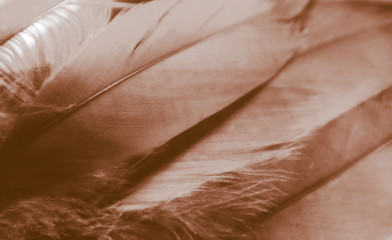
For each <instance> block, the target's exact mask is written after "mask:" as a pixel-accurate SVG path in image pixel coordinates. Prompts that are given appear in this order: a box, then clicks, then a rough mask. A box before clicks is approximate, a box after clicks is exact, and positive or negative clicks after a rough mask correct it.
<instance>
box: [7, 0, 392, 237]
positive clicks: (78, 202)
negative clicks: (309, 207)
mask: <svg viewBox="0 0 392 240" xmlns="http://www.w3.org/2000/svg"><path fill="white" fill-rule="evenodd" d="M167 3H171V4H168V5H166V4H167ZM190 3H191V1H189V2H188V1H182V2H180V3H177V2H174V1H167V2H164V1H162V2H159V3H155V2H151V3H146V4H143V5H139V6H138V7H136V8H134V9H133V10H131V11H130V12H128V13H124V15H123V16H119V17H116V18H115V19H114V21H113V22H112V23H111V24H110V25H108V28H107V29H105V30H104V31H102V32H101V33H100V34H98V35H97V37H96V38H94V40H92V41H91V44H90V45H88V46H87V47H86V48H85V49H84V50H83V51H82V52H81V53H79V54H78V55H77V56H76V57H75V58H73V59H72V60H73V61H70V62H69V63H68V64H67V65H65V66H64V67H63V68H62V69H61V70H60V71H59V72H58V73H57V74H56V76H55V77H54V78H53V80H52V81H49V82H47V83H45V84H44V85H43V87H42V88H41V89H40V91H39V93H38V95H37V97H36V98H34V99H33V102H32V103H31V104H30V106H26V107H25V112H24V114H22V115H21V117H20V118H19V120H18V123H17V124H16V126H15V128H14V129H13V132H11V135H10V138H9V139H7V142H6V143H5V145H3V152H2V153H3V155H2V156H3V157H8V159H11V160H15V159H16V160H17V162H16V163H15V164H14V165H12V164H9V163H7V161H4V162H6V163H7V164H5V165H3V166H2V169H3V170H2V171H3V173H2V178H3V179H4V180H7V181H8V184H11V186H12V189H10V188H7V186H6V184H5V183H4V182H5V181H4V180H3V181H2V185H1V190H2V192H4V193H6V194H5V195H4V196H5V197H4V198H5V199H6V201H5V202H7V201H10V199H11V200H12V198H13V197H15V195H16V196H18V194H21V192H22V191H23V193H24V194H26V188H28V187H31V191H32V192H34V191H36V190H37V189H34V187H36V186H38V185H40V184H43V183H45V181H46V179H50V181H53V182H51V183H49V184H47V185H46V186H45V187H47V186H50V185H55V184H58V182H56V181H55V180H56V177H57V179H58V178H59V177H60V178H61V177H62V176H59V175H60V174H64V175H67V176H68V181H67V183H65V184H62V185H56V187H55V188H52V189H49V190H48V191H46V192H45V193H41V194H39V195H38V196H36V197H34V198H30V199H27V200H22V201H20V202H19V203H16V204H12V205H11V206H9V207H7V208H5V209H4V210H3V211H2V213H1V214H0V233H1V235H2V236H5V237H6V238H8V239H23V238H50V239H77V238H82V239H257V237H258V236H257V234H259V235H260V236H261V237H266V238H268V235H265V233H263V232H261V233H259V232H258V233H255V232H253V229H254V227H255V226H256V224H257V225H258V224H260V223H261V222H263V221H265V223H266V224H268V223H269V221H270V219H272V218H270V217H271V215H273V214H276V212H277V211H281V213H284V212H285V210H284V209H283V208H284V207H287V206H289V205H292V204H295V201H296V200H298V199H300V198H302V197H303V196H305V195H306V194H308V193H309V192H312V191H313V190H314V189H316V188H318V187H320V184H322V183H325V182H327V181H329V180H330V179H331V177H332V176H336V174H337V173H339V172H342V169H349V168H350V167H351V166H352V164H353V163H355V162H357V161H359V160H361V159H362V158H363V156H365V155H366V154H368V153H370V152H372V151H374V150H375V149H377V148H378V147H379V146H380V145H383V144H384V143H385V142H386V141H388V140H389V138H390V136H391V134H390V130H389V129H391V128H390V123H389V122H387V121H385V119H389V116H390V114H391V112H390V111H391V109H390V107H389V106H390V101H391V88H390V87H391V81H390V79H389V76H390V69H391V68H390V63H391V62H392V61H391V56H392V54H391V51H392V50H391V45H390V42H391V32H390V29H391V27H390V24H391V22H390V20H389V19H390V17H389V16H390V8H385V5H384V4H380V3H378V2H376V3H374V2H372V3H370V1H366V2H365V3H360V4H358V3H351V2H348V3H346V2H345V3H342V2H335V3H331V2H330V1H329V2H328V1H327V2H326V1H320V2H317V1H312V2H306V1H299V2H298V5H295V4H294V5H293V2H290V1H279V4H282V5H280V7H279V4H278V5H277V7H273V6H272V5H268V7H267V5H265V7H266V8H265V9H264V8H263V9H264V10H260V9H259V8H255V7H254V6H253V5H249V6H248V5H247V4H245V5H243V4H238V5H236V4H235V3H233V5H231V2H230V1H227V5H226V2H225V4H223V5H219V4H217V5H216V6H217V8H214V7H213V6H214V5H213V6H212V7H211V6H210V8H208V10H209V11H202V10H206V9H207V8H203V7H202V8H201V9H202V10H200V11H201V12H197V11H196V12H195V16H196V15H197V16H202V18H201V19H198V18H196V19H198V20H200V21H199V22H196V23H195V24H194V25H192V24H193V23H192V24H191V25H190V26H191V27H189V25H188V29H186V30H185V29H184V28H182V27H183V25H182V24H184V23H181V24H179V23H178V17H179V16H183V14H180V12H181V11H180V10H185V9H187V8H186V7H184V6H188V7H191V6H193V7H194V5H193V4H190ZM210 3H211V1H210ZM258 3H260V2H258ZM155 4H157V5H155ZM161 4H162V5H161ZM183 4H185V5H183ZM186 4H190V5H186ZM198 4H199V3H198ZM200 4H201V5H203V2H200ZM286 4H288V5H286ZM239 5H241V7H244V8H243V9H244V10H246V11H245V12H246V14H245V15H246V16H245V15H241V16H240V17H238V16H237V17H238V18H234V17H233V15H230V17H228V18H225V17H224V16H227V15H226V14H227V13H228V12H230V11H228V12H225V11H226V10H227V8H226V6H229V8H230V6H232V7H233V9H235V10H237V11H239V10H240V9H239V8H240V6H239ZM154 6H155V7H156V8H154ZM163 6H166V7H167V8H164V7H163ZM206 6H207V4H206ZM222 6H224V7H222ZM250 6H252V7H250ZM284 6H286V7H287V6H291V8H292V9H288V10H287V9H284V8H283V7H284ZM247 7H249V9H248V8H247ZM216 9H220V11H215V10H216ZM222 9H223V10H222ZM280 9H284V10H283V11H280ZM298 9H300V10H298ZM149 10H154V11H153V13H156V15H154V14H153V15H151V16H150V17H151V19H150V17H148V19H149V20H151V22H148V21H147V22H146V24H145V26H146V28H136V27H135V28H132V27H131V29H132V31H131V32H132V33H133V34H134V35H133V36H135V35H136V36H137V37H136V40H134V39H133V38H131V37H128V38H120V40H121V41H122V40H124V39H125V40H128V41H129V39H133V40H134V41H133V42H132V43H131V44H130V45H131V51H130V53H129V52H127V53H122V52H121V50H123V49H124V48H122V47H118V48H116V47H114V46H126V47H129V44H119V43H121V41H120V40H119V41H114V40H113V38H111V37H113V34H114V33H118V31H119V30H118V29H120V28H121V27H122V26H123V25H124V22H123V21H125V19H128V18H126V16H129V19H133V18H132V17H135V18H136V17H138V18H139V17H140V16H143V14H142V13H145V12H144V11H149ZM155 10H156V11H155ZM139 11H140V12H139ZM259 11H260V12H261V13H259V14H257V13H258V12H259ZM217 12H218V13H217ZM233 12H236V11H233ZM187 13H189V12H187ZM127 14H129V15H127ZM133 14H136V15H133ZM176 14H178V15H176ZM247 14H250V15H249V16H250V18H249V16H248V15H247ZM254 14H255V15H254ZM162 16H163V17H162ZM206 16H208V17H206ZM326 16H327V17H328V21H326V20H325V19H326ZM348 16H350V17H348ZM123 17H124V18H123ZM186 17H187V16H186ZM186 17H185V19H187V18H186ZM206 18H207V19H208V21H207V24H204V20H205V19H206ZM129 19H128V20H129ZM182 19H183V18H182ZM217 19H220V20H219V21H218V20H217ZM228 19H230V20H228ZM233 19H234V20H233ZM169 20H170V21H169ZM175 20H177V21H175ZM243 20H244V21H243ZM343 20H344V21H343ZM129 22H132V21H129ZM184 22H185V20H184ZM169 23H170V24H169ZM358 23H363V24H358ZM116 24H117V25H116ZM172 24H173V25H172ZM233 24H234V25H233ZM162 25H163V26H166V27H167V26H172V27H173V28H172V29H176V30H179V29H182V30H183V31H184V32H176V33H175V34H174V36H176V37H175V38H170V39H167V34H163V32H165V30H164V29H162ZM200 25H202V27H200ZM116 26H117V27H116ZM337 26H338V27H337ZM166 27H165V28H166ZM115 29H117V30H115ZM131 32H130V33H131ZM193 32H197V34H196V35H197V36H195V35H193V34H192V33H193ZM130 33H128V34H130ZM261 33H263V34H261ZM118 34H124V35H126V33H123V32H121V33H118ZM160 34H162V35H160ZM199 34H200V35H199ZM124 35H122V36H124ZM246 36H252V37H251V40H249V39H248V38H247V37H246ZM199 37H200V38H199ZM237 37H238V38H237ZM116 39H117V38H116ZM173 39H174V40H173ZM256 40H257V41H258V42H257V43H259V45H258V44H256V43H253V41H255V42H256ZM260 40H262V41H260ZM112 41H114V42H115V44H114V45H109V46H113V47H109V48H108V49H110V50H113V49H114V50H113V51H114V53H113V55H115V56H119V59H120V60H121V61H119V62H120V63H121V62H127V60H129V59H130V63H129V62H128V63H127V64H124V65H129V66H131V67H130V68H126V67H124V68H123V67H122V66H117V67H116V66H115V65H114V64H111V63H107V62H106V61H103V60H102V58H101V57H103V56H113V55H108V54H109V53H107V52H105V51H104V50H101V49H100V46H104V45H105V44H110V43H111V42H112ZM157 42H159V43H162V44H161V45H160V44H157ZM173 42H174V43H175V44H173ZM245 42H246V46H243V48H242V47H238V46H239V43H245ZM260 42H261V43H265V45H263V44H260ZM271 42H273V43H274V44H272V47H271ZM101 44H102V45H101ZM118 44H119V45H118ZM172 44H173V45H172ZM158 45H159V46H158ZM178 46H185V47H180V50H178V49H177V47H178ZM240 46H241V45H240ZM260 46H261V47H260ZM263 46H268V49H264V47H263ZM220 47H221V48H220ZM270 47H271V49H269V48H270ZM236 48H241V50H233V49H236ZM261 48H262V50H261ZM97 49H100V50H99V51H98V50H97ZM257 49H260V52H259V51H257ZM229 50H230V51H229ZM116 51H117V52H116ZM108 52H110V51H109V50H108ZM94 54H95V55H94ZM121 54H124V55H121ZM226 54H227V55H226ZM241 54H243V55H241ZM214 55H218V57H219V60H220V62H219V64H216V63H214V60H216V59H217V57H214ZM256 55H257V56H258V57H257V56H256ZM92 56H96V58H93V57H92ZM121 56H123V57H122V58H121ZM129 56H131V57H130V58H129ZM233 56H236V58H235V59H232V58H233ZM260 56H261V57H260ZM271 56H273V57H272V59H273V61H271ZM127 57H128V58H127ZM91 58H93V60H91ZM248 58H249V59H248ZM95 59H97V60H95ZM116 59H117V58H116ZM239 59H241V61H246V60H245V59H248V61H246V62H245V64H243V65H241V61H238V60H239ZM255 59H257V61H256V60H255ZM89 61H92V62H91V63H90V62H89ZM252 61H255V63H257V64H254V65H253V64H252ZM269 61H271V62H269ZM102 62H104V63H105V64H103V63H102ZM204 62H206V64H203V63H204ZM99 63H102V64H99ZM259 63H263V65H262V66H261V67H260V64H259ZM82 64H83V68H81V67H78V66H79V65H80V66H81V65H82ZM209 64H213V65H211V66H210V65H209ZM220 64H221V65H220ZM120 65H121V64H120ZM255 65H257V66H255ZM97 66H99V68H100V70H101V71H97V70H96V69H97V68H94V67H97ZM129 66H128V67H129ZM219 67H222V68H219ZM248 67H249V68H248ZM228 68H230V69H228ZM93 69H95V71H97V72H93V71H92V70H93ZM111 69H113V70H115V71H113V72H109V71H108V70H111ZM216 69H219V70H220V71H219V74H216V75H212V73H211V72H212V70H214V71H216ZM255 69H257V70H255ZM353 69H354V70H353ZM116 71H118V72H116ZM128 71H129V72H130V75H129V76H127V74H129V72H128ZM135 71H136V72H135ZM168 71H170V72H169V73H168ZM248 71H249V72H250V73H249V74H248V75H247V74H246V73H248ZM86 73H88V74H86ZM135 73H138V74H135ZM187 73H188V74H187ZM256 73H257V74H256ZM105 74H108V75H105ZM101 75H104V76H101ZM199 75H200V76H199ZM70 76H71V77H70ZM123 76H126V77H125V78H123ZM157 76H159V77H160V78H162V79H163V80H156V81H154V79H156V78H157ZM178 76H181V77H183V78H184V79H185V80H187V81H184V82H181V79H179V77H178ZM211 76H212V77H214V78H213V80H211V78H210V77H211ZM219 76H222V79H220V78H219ZM251 76H254V77H255V79H252V77H251ZM256 76H257V79H256ZM128 77H131V78H130V79H129V78H128ZM239 77H241V80H243V82H241V84H236V83H237V82H236V81H235V80H236V79H237V78H239ZM201 78H202V79H204V78H205V79H206V81H202V80H200V79H201ZM223 78H224V79H223ZM74 79H77V80H74ZM119 79H120V80H119ZM128 79H129V80H128ZM171 79H173V83H172V82H171V81H170V80H171ZM93 80H94V81H95V82H94V83H96V85H94V86H93V85H92V82H93ZM179 81H180V83H181V85H180V86H178V84H179V83H178V82H179ZM198 81H201V83H202V84H203V87H206V86H208V87H211V88H210V89H208V90H204V89H203V88H201V87H200V85H198V84H199V83H200V82H198ZM215 81H216V82H215ZM194 82H196V83H194ZM214 83H217V84H216V85H214ZM263 83H264V84H263ZM165 84H167V85H168V86H165ZM226 84H228V85H231V86H232V87H233V90H227V89H224V88H225V87H226V86H225V85H226ZM188 85H190V86H189V88H186V87H187V86H188ZM70 86H73V87H76V88H74V89H77V90H79V89H81V90H82V91H70V90H69V89H70ZM86 86H87V87H86ZM228 88H229V89H230V87H228ZM65 89H66V90H65ZM102 89H103V90H102ZM195 89H197V90H199V91H200V93H199V95H197V96H195V95H193V94H192V93H194V91H195ZM215 89H217V90H215ZM252 89H253V90H252ZM172 91H174V92H175V93H174V94H178V95H174V97H167V95H165V94H167V93H169V92H170V93H172ZM181 91H184V92H181ZM211 93H213V94H214V95H213V96H212V97H211V96H210V95H211ZM140 95H142V97H140ZM86 96H87V97H88V98H87V100H86V98H85V97H86ZM89 96H90V97H89ZM91 96H92V97H91ZM134 96H136V97H134ZM199 98H202V99H199ZM124 99H125V100H124ZM189 99H191V100H190V101H189ZM193 99H195V100H193ZM174 100H178V101H177V102H176V105H175V106H176V108H178V109H174V110H172V108H173V107H172V106H173V101H174ZM165 101H167V103H165ZM162 102H163V103H164V104H161V103H162ZM202 103H206V104H210V105H207V106H202V107H200V106H198V105H200V104H202ZM153 106H159V107H153ZM160 107H162V110H161V109H160ZM144 108H147V109H144ZM37 109H38V110H37ZM152 110H153V111H152ZM124 112H125V113H124ZM128 112H131V114H129V115H128ZM118 113H120V114H118ZM184 113H187V114H189V115H190V117H189V119H188V117H186V116H184ZM106 114H109V115H106ZM165 114H167V115H165ZM87 116H92V117H90V118H88V117H87ZM138 117H139V118H138ZM134 119H139V121H135V120H134ZM141 119H143V120H146V122H145V123H144V122H142V120H141ZM157 119H158V120H157ZM131 120H133V121H131ZM201 120H202V121H201ZM119 123H120V124H119ZM121 123H122V124H121ZM125 123H127V128H124V125H125ZM372 124H373V127H369V126H372ZM29 125H30V126H29ZM112 125H117V126H116V128H117V127H119V128H117V129H120V130H128V131H125V133H121V134H118V133H115V134H114V135H111V134H110V132H111V131H113V129H114V128H110V130H106V129H105V127H106V128H107V127H109V126H112ZM118 125H119V126H118ZM129 125H131V126H136V125H137V127H128V126H129ZM168 126H174V127H173V129H166V128H167V127H168ZM76 127H77V128H76ZM35 128H36V129H37V131H33V133H32V135H31V136H27V137H26V139H27V140H25V141H24V142H23V141H20V140H21V139H22V137H24V136H25V134H26V130H31V129H35ZM79 129H80V131H78V130H79ZM277 129H279V130H277ZM358 129H359V130H366V131H359V130H358ZM71 130H73V131H76V132H72V131H71ZM120 130H117V131H120ZM130 130H132V131H134V132H131V133H129V131H130ZM306 133H308V134H307V135H306V136H305V137H301V138H299V139H298V138H296V137H297V136H298V135H304V134H306ZM116 134H117V135H116ZM70 135H71V136H72V135H73V136H81V138H85V139H87V140H85V139H82V140H81V139H79V138H72V137H71V138H69V139H67V138H68V137H69V136H70ZM45 138H46V140H45ZM62 138H65V140H64V141H63V139H62ZM94 138H97V139H94ZM42 139H43V140H42ZM169 139H170V140H169ZM22 140H23V139H22ZM71 140H72V141H71ZM73 141H75V145H77V144H80V145H83V146H81V147H80V148H79V149H80V150H77V147H79V146H76V147H75V146H73V145H72V142H73ZM165 142H166V143H165ZM18 143H23V144H21V145H18ZM163 143H165V144H163ZM13 144H16V145H13ZM70 144H71V145H70ZM162 144H163V145H162ZM15 146H17V147H18V148H17V149H18V150H19V151H20V153H15V151H16V148H15ZM69 146H70V147H69ZM102 146H107V149H100V148H102ZM157 146H160V147H158V148H156V147H157ZM153 148H156V149H155V151H153V152H152V153H151V154H148V155H147V156H145V155H143V156H142V157H138V156H134V157H133V158H129V157H131V156H132V155H135V154H137V153H141V154H145V153H146V152H147V153H148V152H149V151H151V149H153ZM70 150H71V151H70ZM51 151H52V152H51ZM10 152H11V153H12V154H10ZM55 152H56V153H57V154H58V153H60V154H59V156H56V155H55ZM18 154H20V155H18ZM84 154H85V155H84ZM52 159H56V162H55V163H51V162H50V160H52ZM126 159H128V161H126V162H122V161H119V160H126ZM23 160H25V161H23ZM32 160H33V162H32V163H30V164H29V162H28V161H32ZM90 160H92V162H93V163H94V165H95V164H96V163H97V162H100V161H105V163H106V164H105V163H102V165H101V166H99V167H97V166H96V165H95V166H94V167H91V166H87V167H86V168H88V169H90V170H91V169H94V168H97V170H96V171H94V172H93V174H89V175H82V176H80V177H74V178H73V179H72V180H71V179H69V174H70V172H72V171H76V170H80V169H81V166H83V164H87V165H88V164H89V163H90V162H89V161H90ZM40 161H41V162H40ZM116 161H117V162H116ZM86 162H87V163H86ZM108 162H109V164H110V166H109V164H107V163H108ZM40 163H44V164H40ZM71 163H72V164H75V163H77V164H78V165H76V166H77V167H74V166H70V165H71ZM57 164H58V166H57ZM102 166H105V167H102ZM13 167H14V168H13ZM45 168H46V171H45ZM60 169H61V171H60ZM82 170H83V169H82ZM61 172H63V173H61ZM37 173H39V174H37ZM46 173H51V174H52V175H45V174H46ZM23 174H24V175H23ZM40 174H43V175H44V177H41V179H39V178H38V179H37V176H38V175H40ZM15 176H16V177H15ZM33 176H34V178H35V181H34V182H33V181H32V179H33ZM72 176H75V175H72ZM45 178H46V179H45ZM27 181H30V182H31V183H26V182H27ZM37 183H38V184H37ZM29 184H30V185H29ZM18 187H19V188H20V189H17V190H15V189H16V188H18ZM13 191H14V192H13ZM18 191H19V192H18ZM15 193H16V194H15ZM127 195H128V196H127ZM19 196H20V195H19ZM126 196H127V198H126V199H124V200H122V198H124V197H126ZM157 197H158V198H157ZM7 198H8V199H7ZM287 209H289V208H287ZM294 214H295V213H294ZM276 216H279V213H278V215H276ZM289 217H290V216H289ZM275 227H278V226H276V225H275ZM270 229H273V228H272V227H270ZM270 236H271V235H270ZM299 238H301V237H299Z"/></svg>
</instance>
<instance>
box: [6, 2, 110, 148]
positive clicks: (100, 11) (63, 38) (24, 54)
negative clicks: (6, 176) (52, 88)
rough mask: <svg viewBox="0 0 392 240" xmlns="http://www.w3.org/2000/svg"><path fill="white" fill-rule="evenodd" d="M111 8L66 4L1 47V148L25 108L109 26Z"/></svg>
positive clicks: (44, 16)
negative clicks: (24, 106)
mask: <svg viewBox="0 0 392 240" xmlns="http://www.w3.org/2000/svg"><path fill="white" fill-rule="evenodd" d="M110 11H111V8H110V7H107V6H104V7H102V6H95V5H91V4H90V5H86V4H85V3H82V2H80V1H65V2H63V3H61V4H59V5H57V6H56V7H54V8H53V9H52V10H50V11H49V12H47V13H46V14H44V15H42V16H40V17H39V18H38V19H36V20H35V21H34V23H32V24H30V25H29V26H28V27H26V28H25V29H23V30H22V31H21V32H19V33H17V34H16V35H15V36H13V37H12V38H11V39H9V40H8V41H6V42H5V43H4V44H3V45H2V46H0V88H1V105H0V111H1V112H2V117H1V118H2V120H3V122H4V123H6V122H7V125H4V126H2V128H1V132H2V133H1V137H0V145H1V143H2V142H3V141H2V140H4V139H5V138H6V136H7V132H8V131H7V129H11V127H12V123H13V121H14V120H15V119H16V118H17V116H18V115H19V113H20V111H21V108H22V106H23V105H24V104H26V103H29V102H31V101H33V99H34V98H35V95H36V93H37V92H38V90H39V89H40V88H41V85H42V84H44V83H46V82H48V81H50V80H51V78H52V77H53V76H54V75H55V74H56V73H57V71H58V70H59V69H60V68H61V67H62V65H64V64H65V63H66V62H67V61H69V60H70V59H71V58H72V56H73V55H74V54H76V53H77V52H78V51H80V50H81V49H83V47H84V46H85V45H86V43H87V42H88V41H89V40H90V39H91V38H92V37H93V36H94V35H95V34H97V33H98V32H99V31H101V30H102V29H103V28H104V26H106V25H107V24H108V22H109V17H110Z"/></svg>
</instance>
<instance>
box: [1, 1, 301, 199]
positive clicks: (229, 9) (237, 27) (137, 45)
mask: <svg viewBox="0 0 392 240" xmlns="http://www.w3.org/2000/svg"><path fill="white" fill-rule="evenodd" d="M270 8H271V4H270V3H269V2H268V1H267V2H260V1H247V2H246V4H240V3H238V2H237V1H225V2H224V4H223V1H214V2H211V1H198V2H197V4H196V3H195V2H194V1H172V0H170V1H152V2H147V3H144V4H140V5H138V6H137V7H135V8H132V9H131V10H130V11H128V12H126V13H124V14H123V15H122V16H119V17H116V18H115V19H113V21H112V22H111V23H110V24H109V25H108V26H107V28H106V29H104V30H103V31H102V32H100V33H99V34H98V35H97V36H96V37H95V38H94V40H93V41H91V42H90V44H89V45H88V46H87V47H86V48H85V49H84V50H83V51H81V52H80V53H79V54H78V55H77V57H74V58H73V59H72V61H70V62H69V63H68V64H66V65H65V66H64V67H62V68H61V70H59V72H58V73H57V74H56V75H55V76H54V78H53V80H51V81H49V82H46V83H44V84H43V86H42V87H41V89H40V90H39V93H38V94H37V96H36V97H35V98H34V101H33V102H32V103H31V104H28V105H25V106H24V112H23V114H22V115H21V116H20V117H19V119H18V121H17V123H16V125H15V127H14V129H13V130H12V132H11V133H10V136H9V137H8V138H7V140H6V142H5V143H4V145H3V148H2V152H1V157H2V159H5V160H3V161H2V163H3V168H2V169H7V172H9V173H10V174H6V175H7V177H6V178H7V179H8V180H7V181H8V182H10V181H11V182H13V181H12V180H11V179H12V178H14V179H17V180H15V184H12V185H13V188H12V189H10V190H9V191H14V192H18V190H17V187H16V185H21V186H23V181H21V179H22V177H20V175H19V174H23V175H24V174H25V173H24V172H25V171H23V169H21V167H20V166H22V165H23V166H25V167H26V169H28V172H29V174H32V175H31V176H33V175H39V176H42V175H47V174H53V175H51V176H52V177H54V179H56V176H59V177H60V178H61V177H64V176H67V174H68V175H69V176H73V175H74V174H77V171H82V172H83V171H85V169H91V168H96V167H102V166H105V164H106V165H107V164H113V162H116V161H121V160H126V159H127V158H129V157H132V156H133V155H136V154H141V153H146V152H149V151H151V150H152V149H153V148H155V147H158V146H159V145H161V144H163V143H164V142H166V141H168V140H169V139H170V138H172V137H174V136H175V135H177V134H179V133H181V132H182V131H184V130H186V129H187V128H189V127H191V126H192V125H194V124H196V123H198V122H199V121H200V120H202V119H204V118H206V117H208V116H209V115H211V114H213V113H215V112H216V111H218V110H220V109H222V108H224V107H225V106H227V105H228V104H230V103H231V102H233V101H235V100H236V99H238V98H239V97H241V96H242V95H244V94H246V93H247V92H249V91H250V90H252V89H253V88H255V87H257V86H259V85H261V84H263V83H264V82H266V81H267V80H269V79H271V78H273V77H274V75H276V74H277V73H278V72H279V71H280V70H281V68H283V67H284V66H285V64H286V62H287V61H289V59H291V58H292V56H293V54H294V52H295V51H296V49H297V48H298V46H299V44H300V40H301V34H300V33H299V34H294V33H292V32H290V31H288V29H287V28H286V25H287V24H286V23H279V22H276V21H274V20H273V19H272V18H271V15H270V14H269V13H270V12H269V11H268V10H269V9H270ZM190 9H192V11H190ZM190 12H191V13H192V14H190ZM238 13H240V14H238ZM178 19H181V20H182V21H178ZM139 21H143V26H142V27H141V26H140V24H139ZM124 26H127V31H124ZM174 29H175V30H174ZM223 39H225V40H224V41H222V40H223ZM272 41H273V42H275V43H276V45H275V46H274V47H273V48H268V49H266V48H260V46H263V44H268V43H270V42H272ZM158 43H159V44H158ZM239 44H242V46H241V45H239ZM243 44H246V45H243ZM190 56H192V58H189V57H190ZM233 56H235V57H233ZM107 59H115V61H107ZM163 60H164V61H163ZM157 63H159V64H157ZM152 65H154V66H152ZM174 65H175V66H176V68H175V69H173V66H174ZM228 66H230V68H229V69H230V71H227V69H228ZM169 69H173V70H169ZM219 69H221V70H219ZM223 71H225V72H224V73H223ZM217 73H219V74H217ZM179 74H181V75H182V77H181V79H178V78H177V76H178V75H179ZM158 76H159V77H158ZM238 78H241V80H240V81H239V80H238ZM75 89H77V91H75ZM142 103H143V104H142ZM102 113H104V114H102ZM184 113H186V115H185V116H184ZM108 123H110V124H109V125H108ZM108 143H109V144H108ZM102 146H105V147H102ZM52 159H56V162H53V160H52ZM70 160H72V162H73V163H72V164H73V166H74V167H72V168H69V167H68V168H67V167H66V166H69V164H70V162H69V161H70ZM32 163H33V164H32ZM75 164H77V166H78V167H76V165H75ZM10 169H15V171H10ZM45 169H46V170H45ZM66 169H69V171H67V170H66ZM75 169H79V170H77V171H76V170H75ZM46 171H49V173H48V172H46ZM11 172H12V173H11ZM18 172H19V173H18ZM11 175H12V177H11ZM3 176H5V175H3ZM23 178H24V177H23ZM26 179H28V178H26ZM54 179H52V181H51V183H54V182H56V181H55V180H54ZM37 180H38V179H37ZM43 181H45V180H43ZM16 182H18V184H16ZM45 182H46V181H45ZM51 183H46V184H51ZM26 184H28V186H30V187H29V188H30V189H34V187H36V186H40V187H42V186H44V185H45V184H44V183H43V182H39V181H38V183H35V185H34V184H32V181H31V180H28V182H27V183H26ZM22 188H25V186H23V187H22Z"/></svg>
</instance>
